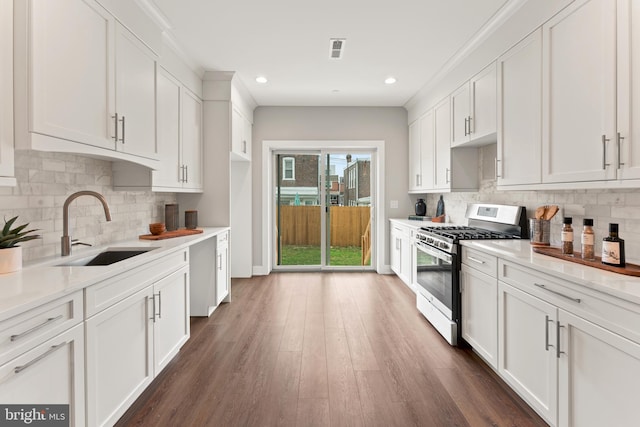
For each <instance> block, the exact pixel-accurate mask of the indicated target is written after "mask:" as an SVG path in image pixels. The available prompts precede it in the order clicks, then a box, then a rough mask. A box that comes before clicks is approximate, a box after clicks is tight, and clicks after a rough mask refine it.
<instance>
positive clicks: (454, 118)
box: [451, 82, 471, 147]
mask: <svg viewBox="0 0 640 427" xmlns="http://www.w3.org/2000/svg"><path fill="white" fill-rule="evenodd" d="M470 114H471V88H470V86H469V82H466V83H465V84H463V85H462V86H460V87H459V88H458V89H456V91H455V92H453V93H452V94H451V146H452V147H455V146H456V145H460V144H464V143H465V142H468V141H469V117H470Z"/></svg>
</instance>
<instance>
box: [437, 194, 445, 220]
mask: <svg viewBox="0 0 640 427" xmlns="http://www.w3.org/2000/svg"><path fill="white" fill-rule="evenodd" d="M440 215H444V200H443V199H442V196H440V199H439V200H438V204H437V205H436V216H440Z"/></svg>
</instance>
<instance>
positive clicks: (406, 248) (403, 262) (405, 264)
mask: <svg viewBox="0 0 640 427" xmlns="http://www.w3.org/2000/svg"><path fill="white" fill-rule="evenodd" d="M410 233H411V231H410V230H404V233H403V234H402V238H401V239H400V278H401V279H402V281H403V282H404V283H406V284H407V285H409V287H411V269H412V261H413V260H412V257H411V252H412V251H413V243H412V241H411V237H410Z"/></svg>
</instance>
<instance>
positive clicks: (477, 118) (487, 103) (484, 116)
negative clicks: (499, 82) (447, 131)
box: [467, 62, 496, 142]
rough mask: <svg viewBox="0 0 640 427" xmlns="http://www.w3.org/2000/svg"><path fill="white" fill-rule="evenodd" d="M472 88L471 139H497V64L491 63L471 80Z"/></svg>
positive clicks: (488, 140)
mask: <svg viewBox="0 0 640 427" xmlns="http://www.w3.org/2000/svg"><path fill="white" fill-rule="evenodd" d="M469 85H470V88H471V114H470V115H469V124H468V125H467V126H468V128H469V139H470V140H471V141H476V140H477V141H478V142H481V141H486V142H491V140H493V141H495V139H494V134H495V133H496V64H495V62H494V63H492V64H491V65H489V66H488V67H487V68H485V69H484V70H482V71H480V72H479V73H478V74H476V75H475V76H473V78H472V79H471V80H470V81H469Z"/></svg>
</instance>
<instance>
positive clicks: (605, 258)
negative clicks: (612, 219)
mask: <svg viewBox="0 0 640 427" xmlns="http://www.w3.org/2000/svg"><path fill="white" fill-rule="evenodd" d="M602 263H603V264H607V265H613V266H614V267H624V266H625V265H626V262H625V259H624V240H622V239H621V238H619V237H618V224H613V223H611V224H609V237H605V238H604V239H602Z"/></svg>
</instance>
